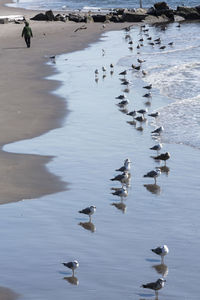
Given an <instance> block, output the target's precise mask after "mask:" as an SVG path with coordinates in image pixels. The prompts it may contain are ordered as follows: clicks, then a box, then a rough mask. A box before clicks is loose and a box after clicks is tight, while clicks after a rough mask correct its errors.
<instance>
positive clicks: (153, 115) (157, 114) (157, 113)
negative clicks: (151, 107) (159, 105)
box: [148, 111, 160, 118]
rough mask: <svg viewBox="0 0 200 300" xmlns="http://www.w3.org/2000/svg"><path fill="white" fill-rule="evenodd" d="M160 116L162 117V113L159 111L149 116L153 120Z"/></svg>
mask: <svg viewBox="0 0 200 300" xmlns="http://www.w3.org/2000/svg"><path fill="white" fill-rule="evenodd" d="M159 115H160V113H159V112H158V111H156V112H155V113H151V114H148V116H150V117H153V118H157V117H158V116H159Z"/></svg>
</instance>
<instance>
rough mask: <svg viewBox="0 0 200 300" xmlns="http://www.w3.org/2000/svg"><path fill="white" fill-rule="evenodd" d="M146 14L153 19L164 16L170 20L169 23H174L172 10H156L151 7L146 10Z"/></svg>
mask: <svg viewBox="0 0 200 300" xmlns="http://www.w3.org/2000/svg"><path fill="white" fill-rule="evenodd" d="M147 14H148V15H152V16H155V17H159V16H162V15H165V16H166V17H167V18H169V19H170V21H174V11H173V9H169V8H168V9H156V8H155V7H151V8H149V9H148V11H147Z"/></svg>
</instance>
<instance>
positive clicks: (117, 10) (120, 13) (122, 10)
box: [115, 8, 125, 16]
mask: <svg viewBox="0 0 200 300" xmlns="http://www.w3.org/2000/svg"><path fill="white" fill-rule="evenodd" d="M124 11H125V9H124V8H118V9H116V10H115V13H116V14H117V15H118V16H122V15H123V13H124Z"/></svg>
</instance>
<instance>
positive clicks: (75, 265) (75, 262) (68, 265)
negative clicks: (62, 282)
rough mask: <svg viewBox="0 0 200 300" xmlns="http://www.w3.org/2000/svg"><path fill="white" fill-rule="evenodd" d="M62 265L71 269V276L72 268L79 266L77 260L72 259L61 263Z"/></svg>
mask: <svg viewBox="0 0 200 300" xmlns="http://www.w3.org/2000/svg"><path fill="white" fill-rule="evenodd" d="M63 265H64V266H65V267H67V268H69V269H71V270H72V276H73V277H74V270H75V269H77V268H78V267H79V262H78V261H77V260H74V261H70V262H68V263H63Z"/></svg>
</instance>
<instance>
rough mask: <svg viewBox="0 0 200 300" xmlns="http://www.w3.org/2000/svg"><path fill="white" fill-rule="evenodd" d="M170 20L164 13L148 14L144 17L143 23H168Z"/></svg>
mask: <svg viewBox="0 0 200 300" xmlns="http://www.w3.org/2000/svg"><path fill="white" fill-rule="evenodd" d="M170 21H171V20H170V19H169V18H168V17H166V16H165V15H161V16H159V17H156V16H152V15H148V16H147V17H146V18H145V23H148V24H157V23H169V22H170Z"/></svg>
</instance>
